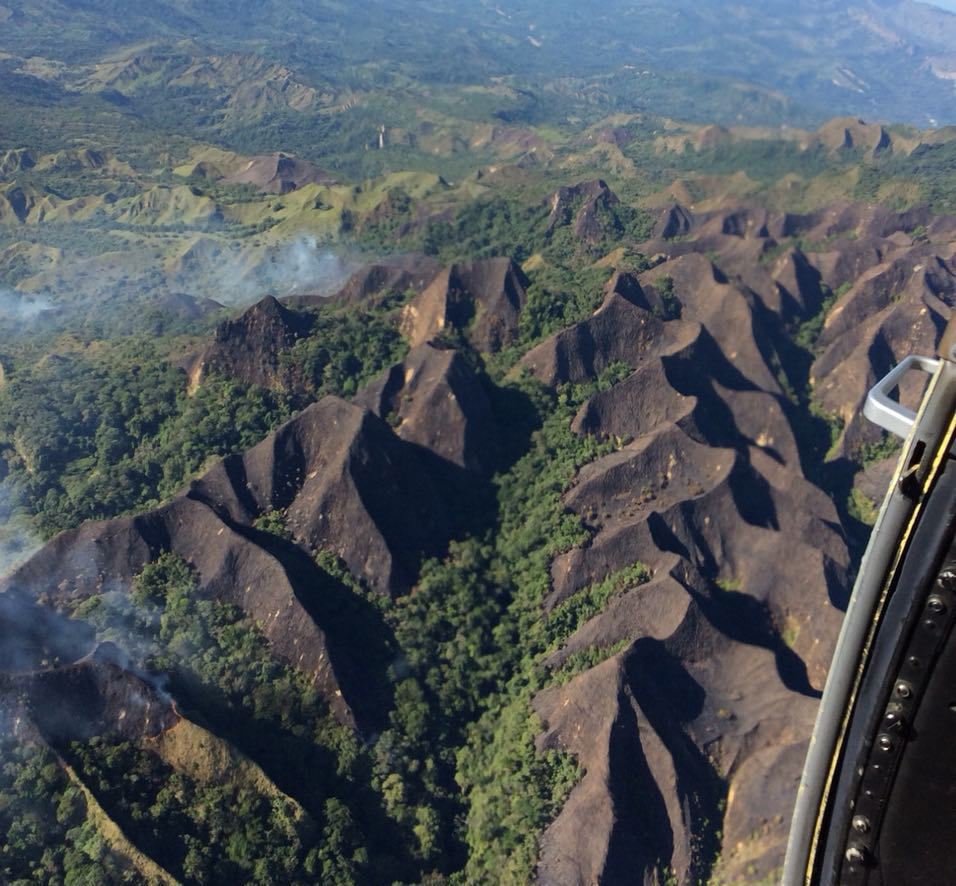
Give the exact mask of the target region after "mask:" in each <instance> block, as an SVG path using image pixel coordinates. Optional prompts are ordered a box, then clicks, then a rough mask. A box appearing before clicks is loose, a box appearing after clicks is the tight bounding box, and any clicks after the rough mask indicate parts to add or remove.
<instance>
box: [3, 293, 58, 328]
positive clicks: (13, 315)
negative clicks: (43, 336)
mask: <svg viewBox="0 0 956 886" xmlns="http://www.w3.org/2000/svg"><path fill="white" fill-rule="evenodd" d="M53 308H54V305H53V301H52V299H51V298H50V297H49V296H48V295H45V294H41V293H35V292H18V291H17V290H15V289H4V288H2V287H0V320H13V321H14V322H18V323H23V324H30V323H31V322H32V321H35V320H37V319H38V318H40V317H41V315H42V314H44V313H45V312H47V311H51V310H53Z"/></svg>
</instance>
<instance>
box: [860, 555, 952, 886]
mask: <svg viewBox="0 0 956 886" xmlns="http://www.w3.org/2000/svg"><path fill="white" fill-rule="evenodd" d="M947 614H948V617H946V618H944V616H947ZM954 614H956V566H953V565H952V564H950V565H948V566H947V567H946V568H944V569H943V570H942V571H941V572H940V574H939V576H938V577H937V579H936V583H935V588H934V592H933V593H932V594H930V596H929V597H928V598H927V600H926V603H925V606H924V612H923V616H922V617H921V619H920V622H919V623H918V624H917V626H916V628H915V630H914V631H913V635H912V637H911V638H910V642H909V647H908V649H907V652H906V655H905V656H904V658H903V665H902V667H901V669H900V673H899V675H898V677H897V680H896V682H895V684H894V686H893V691H892V693H891V695H890V698H889V700H888V702H887V705H886V709H885V711H884V714H883V718H882V720H881V722H880V727H879V730H880V731H879V733H878V734H877V736H876V741H875V742H874V747H873V749H872V750H871V752H870V756H869V759H868V760H867V762H866V764H865V766H863V767H861V768H860V770H859V774H860V776H861V779H860V784H859V787H858V792H857V796H856V802H855V804H854V807H853V808H854V809H855V810H856V814H855V815H854V816H853V818H852V820H851V822H850V833H849V836H848V843H847V846H846V850H845V852H844V854H843V858H844V860H845V862H846V863H845V864H844V865H843V869H842V871H841V875H842V877H841V883H842V884H843V886H861V884H863V883H865V882H866V879H867V877H868V874H869V870H870V868H871V866H872V863H873V861H874V860H875V859H874V854H873V840H874V839H875V837H876V835H877V832H878V830H879V824H880V821H881V819H882V817H883V812H884V810H885V803H886V798H887V796H888V794H889V792H890V789H891V788H892V784H893V776H894V774H895V772H896V768H897V765H898V763H899V758H900V756H901V754H902V752H903V749H904V747H905V746H906V740H907V737H908V736H907V728H908V727H907V724H908V723H911V722H912V719H913V713H914V712H915V709H916V706H917V704H918V703H919V698H920V696H921V695H922V689H923V684H924V683H925V681H926V679H927V678H928V676H929V669H928V668H926V667H925V666H924V665H926V664H930V663H932V661H933V660H934V659H935V657H936V655H937V654H938V652H939V650H940V648H941V647H942V644H943V642H944V641H945V639H946V637H947V635H948V633H949V630H948V629H949V628H950V627H951V625H952V621H953V616H954Z"/></svg>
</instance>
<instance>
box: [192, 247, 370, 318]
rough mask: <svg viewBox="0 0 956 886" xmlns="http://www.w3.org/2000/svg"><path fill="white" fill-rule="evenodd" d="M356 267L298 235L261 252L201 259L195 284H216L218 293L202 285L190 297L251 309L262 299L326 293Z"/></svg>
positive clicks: (228, 254) (335, 287) (220, 254)
mask: <svg viewBox="0 0 956 886" xmlns="http://www.w3.org/2000/svg"><path fill="white" fill-rule="evenodd" d="M355 266H356V263H355V262H352V261H350V260H348V259H347V258H344V257H343V256H342V255H340V254H337V253H335V252H332V251H331V250H328V249H324V248H322V247H320V246H319V244H318V243H317V242H316V239H315V237H311V236H302V237H299V238H298V239H296V240H293V241H291V242H287V243H281V244H278V245H276V246H272V247H268V248H266V249H265V250H264V251H262V252H257V251H252V252H250V251H248V250H242V251H236V252H227V253H225V254H223V253H217V254H215V255H211V256H209V257H208V258H205V259H204V260H201V261H200V262H199V263H198V268H197V270H199V272H200V273H199V275H198V277H199V279H200V280H206V279H208V280H209V281H210V282H211V281H212V280H213V279H215V280H218V281H219V283H220V287H219V288H218V291H217V290H216V288H215V287H210V286H209V284H207V285H206V287H205V288H206V289H207V291H205V292H202V293H193V292H190V293H189V294H190V295H204V296H207V297H209V298H213V299H215V300H216V301H218V302H220V303H221V304H226V305H229V306H235V307H243V306H245V305H249V304H252V303H253V302H255V301H258V300H259V299H260V298H262V297H263V296H264V295H275V296H277V297H280V298H281V297H282V296H284V295H293V294H298V293H303V292H309V293H317V294H320V295H321V294H325V293H329V294H331V293H332V292H334V291H335V290H336V289H338V288H339V287H340V286H341V285H342V284H343V283H344V282H345V280H346V278H347V277H348V275H349V273H350V272H351V271H352V270H353V269H354V268H355ZM214 292H215V294H213V293H214Z"/></svg>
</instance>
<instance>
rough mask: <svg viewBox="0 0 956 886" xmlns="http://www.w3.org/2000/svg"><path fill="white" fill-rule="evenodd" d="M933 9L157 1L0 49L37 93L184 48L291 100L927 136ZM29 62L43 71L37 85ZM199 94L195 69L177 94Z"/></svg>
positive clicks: (910, 3) (10, 24) (25, 25)
mask: <svg viewBox="0 0 956 886" xmlns="http://www.w3.org/2000/svg"><path fill="white" fill-rule="evenodd" d="M946 2H947V3H949V2H950V0H946ZM941 5H943V4H938V5H929V4H927V3H922V2H915V0H883V2H878V0H854V2H851V3H844V2H838V0H825V2H809V0H798V2H793V3H782V2H771V3H765V4H760V5H759V6H758V5H756V4H737V3H731V2H728V0H719V2H713V3H706V4H700V3H691V2H687V0H679V2H676V3H661V2H646V0H645V2H637V3H634V2H625V0H611V2H608V3H605V4H602V6H601V7H600V9H599V10H597V11H594V10H589V11H588V12H586V13H584V12H582V9H581V7H580V6H579V5H578V4H576V3H572V2H568V0H562V2H558V3H544V2H542V0H524V2H508V0H503V2H501V3H492V2H490V0H485V2H482V3H479V4H473V5H468V6H462V5H461V4H456V3H452V2H450V0H437V2H424V0H404V2H399V0H373V2H371V3H368V4H364V5H363V7H362V14H361V16H356V15H355V10H354V8H353V7H350V6H349V5H347V4H334V3H331V2H311V0H292V2H284V3H279V2H276V0H267V2H264V3H257V4H250V3H238V4H223V3H221V2H208V3H206V2H204V3H198V2H195V0H157V2H153V3H149V4H142V5H138V6H137V7H136V9H135V10H132V11H130V10H129V9H128V8H126V6H125V5H124V4H118V3H115V2H110V0H87V2H78V0H73V2H65V0H38V2H37V3H34V4H32V5H31V6H29V7H18V6H14V5H10V6H5V5H2V4H0V22H2V23H3V29H2V33H0V49H5V50H7V51H8V52H9V53H10V54H11V55H13V56H16V57H23V58H31V59H32V64H33V67H32V70H31V69H27V70H26V73H27V74H28V75H29V76H36V75H39V76H41V78H42V77H44V76H46V75H47V74H49V73H50V71H51V70H53V71H55V73H58V74H59V73H62V70H63V69H62V64H63V63H64V62H65V63H67V64H68V65H70V66H73V65H76V64H81V63H82V64H88V63H89V62H91V61H93V60H94V58H95V56H96V55H97V54H106V53H115V51H116V50H117V49H119V48H121V47H127V46H129V45H130V44H133V43H139V42H141V41H155V40H179V39H182V38H191V39H196V40H200V41H204V42H206V43H208V44H210V46H212V47H214V48H215V50H217V51H221V50H223V49H231V50H237V49H241V48H247V49H248V48H252V45H253V44H255V45H256V46H257V47H258V50H257V51H261V53H262V55H263V56H264V57H265V58H267V59H269V60H271V61H275V62H279V63H281V64H282V65H287V66H288V67H289V68H290V69H291V71H292V72H294V74H290V76H291V77H292V78H293V79H298V78H303V79H304V80H305V82H306V84H307V85H306V87H304V88H308V86H310V85H311V86H320V85H322V84H325V85H328V84H329V83H337V84H339V85H343V84H345V83H348V84H349V85H351V86H353V87H355V86H360V85H362V84H363V83H364V84H366V85H367V84H369V82H370V81H371V82H374V81H376V80H377V81H378V83H379V84H380V85H381V84H383V83H384V82H387V80H388V78H387V77H386V79H385V80H382V75H383V74H388V75H393V74H396V73H398V72H399V71H401V72H402V73H403V74H408V73H411V74H412V75H413V76H416V77H419V78H422V79H427V80H428V81H432V82H457V83H461V82H468V81H473V82H474V81H479V82H480V81H486V80H487V79H488V78H489V77H501V76H511V75H516V76H520V77H522V78H525V79H529V80H534V81H536V82H540V80H541V78H545V79H550V78H580V79H581V80H583V81H584V82H583V83H580V84H578V86H580V87H582V88H584V89H585V91H586V92H587V93H588V101H591V102H598V103H603V104H604V105H605V106H607V105H611V106H612V107H615V106H616V107H619V108H621V109H633V108H634V106H635V105H637V106H640V107H644V108H647V109H650V110H655V111H658V112H662V113H667V114H671V115H676V116H682V117H683V118H685V119H689V114H693V115H694V116H695V117H696V119H712V120H713V119H716V120H720V121H722V122H736V121H737V120H754V121H757V120H759V121H763V122H770V121H784V120H787V119H788V118H791V119H792V118H799V119H800V120H801V122H814V121H813V118H816V120H817V121H819V120H820V119H822V118H823V117H827V116H832V115H834V114H847V113H850V114H862V115H868V116H871V117H875V118H878V119H883V120H896V121H906V122H911V123H914V124H918V125H924V126H925V125H930V126H933V125H937V124H945V123H951V122H956V110H954V109H956V103H954V101H953V97H954V93H953V90H954V83H956V80H954V77H956V56H954V54H953V49H952V48H953V47H954V46H956V16H954V15H953V14H952V12H948V11H946V10H945V9H943V8H940V6H941ZM948 8H950V9H952V8H953V6H952V4H951V3H950V6H949V7H948ZM423 50H426V51H423ZM144 51H146V50H144ZM187 54H188V50H187ZM202 54H203V53H202V51H200V52H199V53H198V55H200V56H201V55H202ZM34 57H40V58H41V59H42V58H49V59H51V60H52V61H53V62H54V63H55V64H53V65H52V66H51V67H50V68H49V69H48V70H47V72H46V74H44V73H43V72H41V71H40V70H39V69H38V65H39V62H38V61H37V59H36V58H34ZM7 61H8V62H9V59H8V60H7ZM14 67H16V66H15V65H14ZM178 75H179V76H181V75H182V72H178ZM207 80H208V75H207V72H204V71H202V70H195V69H193V70H192V71H191V72H190V74H189V76H188V77H187V81H186V82H184V83H182V84H181V88H189V86H190V85H192V86H203V85H205V83H206V81H207ZM163 82H167V81H166V80H164V81H163ZM568 85H569V84H567V83H565V84H564V86H565V87H567V86H568ZM115 88H116V89H117V90H118V91H119V92H120V93H124V89H123V86H122V84H119V85H117V86H116V87H115ZM300 98H301V96H300Z"/></svg>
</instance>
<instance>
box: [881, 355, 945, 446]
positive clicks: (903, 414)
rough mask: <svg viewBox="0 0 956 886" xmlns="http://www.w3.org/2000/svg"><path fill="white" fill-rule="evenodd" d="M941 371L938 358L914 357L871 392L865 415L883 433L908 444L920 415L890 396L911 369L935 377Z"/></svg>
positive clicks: (910, 357)
mask: <svg viewBox="0 0 956 886" xmlns="http://www.w3.org/2000/svg"><path fill="white" fill-rule="evenodd" d="M938 368H939V360H938V359H936V358H935V357H920V356H917V355H915V354H914V355H911V356H909V357H906V358H904V359H903V360H902V361H901V362H900V364H899V365H898V366H895V367H894V368H893V369H892V370H890V372H888V373H887V374H886V375H885V376H884V377H883V378H881V379H880V380H879V381H878V382H877V383H876V384H875V385H873V387H872V388H871V389H870V393H869V394H867V395H866V403H865V404H864V406H863V414H864V415H865V416H866V417H867V418H868V419H869V420H870V421H871V422H873V423H874V424H877V425H879V426H880V427H881V428H883V430H885V431H889V432H890V433H891V434H896V435H897V436H898V437H902V438H903V439H904V440H905V439H906V438H907V437H909V435H910V431H911V430H912V429H913V423H914V422H915V421H916V413H915V412H913V411H912V410H910V409H907V408H906V407H905V406H901V405H900V404H899V403H897V402H896V401H895V400H891V399H890V392H891V391H892V390H893V389H894V388H895V387H896V386H897V385H898V384H899V383H900V379H902V378H903V376H904V375H906V373H907V372H909V371H910V370H911V369H922V370H923V372H928V373H929V374H930V375H932V374H933V373H934V372H936V370H937V369H938Z"/></svg>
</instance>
